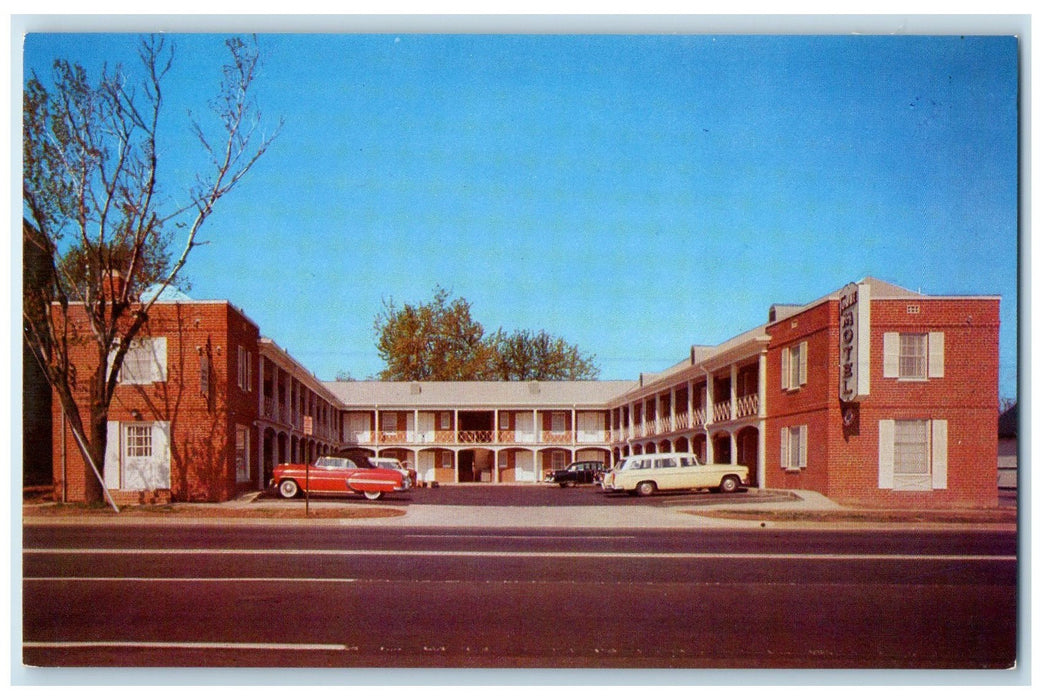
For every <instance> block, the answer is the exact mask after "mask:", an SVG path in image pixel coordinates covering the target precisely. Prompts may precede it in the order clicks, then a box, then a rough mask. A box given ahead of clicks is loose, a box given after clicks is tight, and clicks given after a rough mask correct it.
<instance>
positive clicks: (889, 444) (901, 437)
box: [879, 419, 948, 491]
mask: <svg viewBox="0 0 1042 700" xmlns="http://www.w3.org/2000/svg"><path fill="white" fill-rule="evenodd" d="M947 487H948V421H946V420H923V419H917V420H882V421H879V488H881V489H892V490H894V491H929V490H931V489H945V488H947Z"/></svg>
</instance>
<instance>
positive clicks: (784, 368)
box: [781, 348, 789, 391]
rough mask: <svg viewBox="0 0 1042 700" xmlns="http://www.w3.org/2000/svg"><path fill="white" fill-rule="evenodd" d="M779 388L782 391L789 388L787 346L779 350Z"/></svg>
mask: <svg viewBox="0 0 1042 700" xmlns="http://www.w3.org/2000/svg"><path fill="white" fill-rule="evenodd" d="M781 388H782V391H786V390H787V389H788V388H789V348H782V351H781Z"/></svg>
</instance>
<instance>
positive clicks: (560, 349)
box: [491, 330, 600, 381]
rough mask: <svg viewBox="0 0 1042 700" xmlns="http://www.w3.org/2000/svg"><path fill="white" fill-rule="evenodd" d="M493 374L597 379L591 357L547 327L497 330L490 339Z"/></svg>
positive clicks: (498, 376)
mask: <svg viewBox="0 0 1042 700" xmlns="http://www.w3.org/2000/svg"><path fill="white" fill-rule="evenodd" d="M491 345H492V350H493V352H492V353H491V356H492V358H493V365H492V377H491V378H493V379H499V380H502V381H523V380H526V379H542V380H548V381H549V380H571V381H575V380H579V379H596V378H597V376H598V375H599V374H600V370H598V368H597V366H596V365H595V364H594V357H593V356H592V355H586V354H584V353H582V352H581V351H580V350H579V349H578V348H577V347H576V346H574V345H569V344H568V343H566V342H565V341H564V340H563V339H562V338H555V337H553V336H551V335H550V334H549V333H547V332H546V331H539V332H538V333H533V332H532V331H526V330H522V331H514V332H513V333H509V334H507V333H504V332H503V331H502V330H500V331H499V332H498V333H496V335H494V336H493V337H492V339H491Z"/></svg>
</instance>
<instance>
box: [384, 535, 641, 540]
mask: <svg viewBox="0 0 1042 700" xmlns="http://www.w3.org/2000/svg"><path fill="white" fill-rule="evenodd" d="M404 536H405V537H406V538H413V539H418V540H420V539H424V540H444V539H463V540H467V539H471V540H472V539H475V538H479V539H484V538H485V536H484V535H423V534H406V535H404ZM495 538H496V539H497V540H635V539H637V536H636V535H495Z"/></svg>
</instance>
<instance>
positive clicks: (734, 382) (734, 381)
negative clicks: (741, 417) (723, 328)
mask: <svg viewBox="0 0 1042 700" xmlns="http://www.w3.org/2000/svg"><path fill="white" fill-rule="evenodd" d="M737 418H738V365H736V364H732V365H731V420H735V419H737ZM732 454H733V451H732ZM731 464H734V460H732V461H731Z"/></svg>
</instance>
